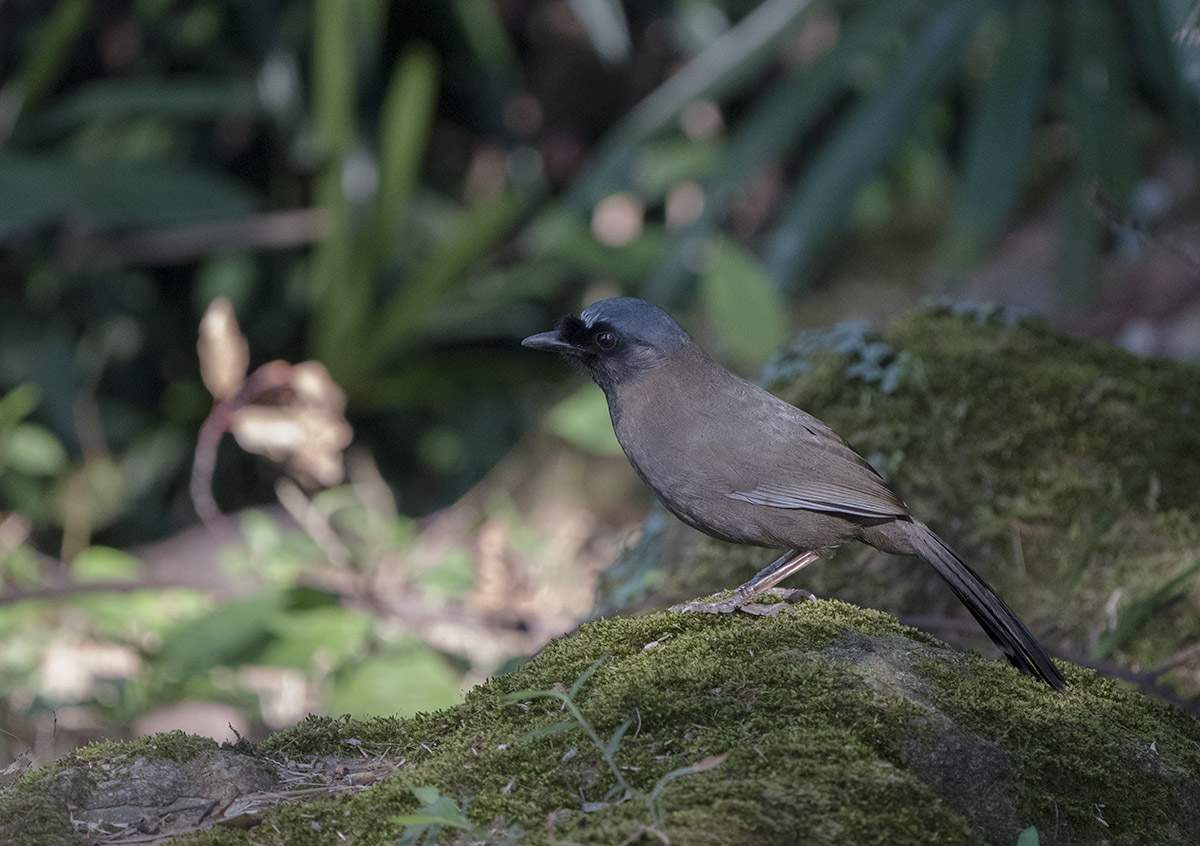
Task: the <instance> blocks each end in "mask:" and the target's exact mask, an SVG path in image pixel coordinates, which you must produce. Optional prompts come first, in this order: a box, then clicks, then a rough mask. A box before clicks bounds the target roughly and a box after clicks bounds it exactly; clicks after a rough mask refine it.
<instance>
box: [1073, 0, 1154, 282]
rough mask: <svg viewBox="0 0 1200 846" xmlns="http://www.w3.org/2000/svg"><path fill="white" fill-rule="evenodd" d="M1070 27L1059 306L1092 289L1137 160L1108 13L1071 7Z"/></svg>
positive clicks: (1126, 85)
mask: <svg viewBox="0 0 1200 846" xmlns="http://www.w3.org/2000/svg"><path fill="white" fill-rule="evenodd" d="M1069 20H1070V24H1069V27H1070V28H1069V43H1068V45H1067V61H1066V80H1065V82H1066V84H1065V92H1064V99H1065V105H1066V111H1067V118H1068V120H1069V121H1070V123H1071V126H1072V129H1073V137H1074V139H1075V144H1076V152H1075V159H1074V162H1073V163H1072V169H1071V186H1070V193H1069V196H1068V202H1069V207H1068V209H1067V223H1066V227H1067V228H1066V232H1065V234H1064V240H1063V248H1062V249H1063V251H1062V254H1061V256H1060V262H1059V274H1058V284H1059V291H1060V296H1061V298H1062V299H1063V300H1064V301H1065V302H1070V303H1076V304H1079V303H1082V302H1084V301H1086V300H1087V299H1088V298H1089V297H1090V296H1091V294H1092V292H1093V291H1095V290H1096V287H1097V286H1096V283H1095V278H1094V277H1095V267H1096V260H1097V258H1098V256H1099V253H1100V246H1101V239H1102V236H1103V234H1104V231H1105V229H1106V228H1107V227H1109V226H1114V225H1120V224H1121V223H1123V222H1124V221H1123V216H1124V215H1125V214H1126V213H1127V211H1128V200H1129V195H1130V193H1131V191H1132V189H1133V185H1134V182H1135V180H1136V177H1137V156H1136V154H1135V149H1136V148H1135V145H1134V141H1133V134H1134V121H1133V105H1132V97H1133V82H1132V75H1131V71H1130V67H1129V57H1128V52H1127V49H1126V46H1125V41H1124V38H1123V35H1122V32H1121V30H1120V28H1119V26H1118V23H1117V19H1116V15H1115V13H1114V10H1113V8H1112V6H1111V5H1110V4H1108V3H1096V2H1093V0H1076V2H1075V3H1074V4H1073V6H1072V7H1071V12H1070V19H1069ZM1118 216H1121V217H1120V218H1119V217H1118Z"/></svg>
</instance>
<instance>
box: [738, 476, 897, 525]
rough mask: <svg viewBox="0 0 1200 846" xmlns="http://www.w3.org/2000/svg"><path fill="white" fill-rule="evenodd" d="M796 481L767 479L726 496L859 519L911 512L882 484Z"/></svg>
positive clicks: (762, 503)
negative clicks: (864, 484) (752, 486)
mask: <svg viewBox="0 0 1200 846" xmlns="http://www.w3.org/2000/svg"><path fill="white" fill-rule="evenodd" d="M793 482H794V480H792V479H765V480H763V481H762V482H759V483H758V484H757V485H755V486H754V488H753V489H752V490H748V491H731V492H729V493H727V494H725V496H727V497H729V498H730V499H740V500H741V501H742V502H749V503H750V504H751V505H766V506H769V507H771V508H797V509H805V510H808V511H826V512H829V513H833V514H850V515H853V516H855V517H875V518H889V517H902V516H904V515H905V514H907V513H908V511H907V510H906V509H905V508H904V504H903V503H902V502H900V500H898V499H897V498H896V495H895V494H893V493H892V492H891V491H890V490H888V489H887V488H886V487H883V486H882V485H879V486H878V488H877V489H874V490H873V489H871V488H859V487H851V486H849V485H845V484H826V483H823V482H813V481H803V482H801V483H800V484H793Z"/></svg>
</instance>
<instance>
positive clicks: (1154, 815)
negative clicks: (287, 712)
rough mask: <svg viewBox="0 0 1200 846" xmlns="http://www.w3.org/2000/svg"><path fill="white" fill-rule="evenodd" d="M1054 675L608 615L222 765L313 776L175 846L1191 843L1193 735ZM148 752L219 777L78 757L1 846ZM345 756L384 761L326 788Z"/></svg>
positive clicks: (899, 633) (1197, 748)
mask: <svg viewBox="0 0 1200 846" xmlns="http://www.w3.org/2000/svg"><path fill="white" fill-rule="evenodd" d="M589 669H591V672H590V674H589ZM1064 669H1065V672H1066V675H1067V679H1068V682H1069V684H1070V686H1071V687H1070V691H1069V693H1067V694H1065V695H1062V694H1057V693H1054V692H1053V691H1051V690H1049V689H1048V688H1046V687H1045V686H1044V685H1042V684H1040V683H1039V682H1037V681H1035V680H1033V679H1030V678H1027V677H1025V676H1021V675H1019V674H1018V673H1017V672H1016V671H1015V670H1013V669H1012V668H1010V667H1008V666H1007V665H1006V664H1002V663H1000V662H994V661H986V660H984V659H981V658H979V657H978V656H975V655H972V654H968V653H960V652H955V651H953V650H950V649H949V648H947V647H945V646H944V645H942V644H940V643H938V642H936V641H934V640H933V639H932V638H930V637H928V636H926V635H922V634H920V633H918V632H915V631H913V630H912V629H907V628H904V627H902V626H900V625H898V624H897V623H896V622H895V621H894V620H893V619H891V618H890V617H888V616H886V615H884V614H882V613H879V612H874V611H864V610H861V609H857V608H854V607H852V606H849V605H846V604H843V603H840V602H821V603H820V604H818V605H813V604H811V603H805V604H802V605H799V606H797V607H796V608H795V611H794V613H785V614H782V615H780V616H778V617H773V618H763V617H752V616H749V615H738V616H733V617H711V616H702V615H695V614H687V615H680V614H674V613H669V612H663V613H658V614H652V615H649V616H645V617H640V618H635V619H615V620H608V621H602V622H596V623H592V624H589V625H587V626H585V627H583V628H582V629H581V630H580V631H579V632H578V633H577V634H576V635H573V636H570V637H564V638H562V639H560V640H558V641H556V642H554V643H552V644H551V645H550V646H549V647H547V648H546V649H545V650H544V651H543V652H542V653H541V654H540V655H538V656H537V657H536V658H535V659H534V660H533V661H531V662H530V663H529V664H528V665H526V666H524V667H523V668H521V669H519V670H517V671H516V672H514V673H512V674H510V675H507V676H504V677H501V678H497V679H494V680H492V681H491V682H489V683H487V684H485V685H483V686H481V687H479V688H477V689H475V690H474V691H472V692H471V693H470V694H469V695H468V697H467V700H466V702H465V703H464V704H463V705H461V706H459V707H456V708H452V709H449V710H446V711H442V712H439V713H435V714H430V715H423V716H419V717H416V718H413V719H405V720H400V719H388V718H380V719H376V720H372V721H369V722H365V723H355V722H348V721H341V720H332V719H316V718H314V719H311V720H309V721H307V722H305V723H302V724H301V725H299V726H297V727H295V728H293V729H289V730H287V731H284V732H281V733H279V734H277V735H275V736H274V737H272V738H270V739H269V740H268V741H267V742H266V743H265V744H263V745H262V746H261V747H259V748H257V749H255V750H247V749H245V748H241V749H228V750H225V751H226V753H227V754H229V755H231V756H237V757H238V758H239V759H241V758H244V757H245V756H246V755H247V754H250V755H252V756H253V757H256V758H257V759H258V760H259V761H265V762H268V763H270V764H271V765H272V766H273V767H275V768H277V770H278V771H279V772H280V773H281V774H282V773H285V772H291V773H296V772H304V771H305V768H306V767H307V768H308V771H309V772H311V773H313V775H310V776H309V777H307V778H295V779H287V778H283V777H282V776H281V777H280V778H279V780H278V782H277V784H276V785H275V786H274V788H273V789H272V790H270V791H269V792H270V793H271V795H272V796H274V797H277V798H278V799H281V800H282V801H283V802H284V803H285V804H281V805H274V806H269V805H268V804H267V803H266V802H260V803H259V804H258V805H257V806H255V804H254V800H255V797H254V796H253V795H251V794H250V793H249V792H248V791H247V790H245V789H239V790H238V791H236V792H235V791H230V792H229V795H228V797H227V798H228V799H229V800H230V801H232V800H234V799H237V800H240V801H241V803H242V804H241V806H240V810H238V811H236V812H234V811H232V810H230V808H231V806H230V805H229V804H227V803H226V802H225V801H224V799H222V800H221V801H218V802H214V803H213V805H212V806H211V807H210V806H209V805H207V804H205V803H201V804H198V805H197V806H196V807H197V810H195V811H193V812H191V813H193V814H194V816H195V817H197V818H199V816H200V813H201V812H202V811H206V813H207V817H206V818H205V819H204V820H203V821H202V822H200V824H201V825H212V824H213V823H214V822H215V823H216V824H217V827H215V828H211V829H209V830H207V831H203V832H200V833H197V834H193V835H190V836H186V837H183V838H182V839H181V840H179V841H176V842H181V843H193V844H195V843H211V844H215V843H221V844H251V843H253V844H280V846H282V844H288V846H292V845H293V844H333V843H354V844H391V843H394V842H397V840H398V839H399V838H402V837H403V836H405V835H406V834H407V835H408V836H410V837H412V838H414V839H412V840H409V841H405V842H422V841H421V840H419V839H416V835H417V834H418V832H427V831H428V827H429V826H430V825H435V824H437V825H440V839H439V840H438V842H441V843H460V842H461V843H481V842H489V843H518V842H519V843H556V842H557V843H577V844H606V846H609V845H610V844H616V843H623V842H628V843H633V842H642V843H661V842H666V841H665V840H664V839H663V837H664V836H665V837H667V838H670V842H671V843H675V844H694V843H711V844H738V846H744V845H745V844H778V843H811V844H855V846H857V844H862V843H888V844H892V846H901V844H921V846H926V844H931V843H941V844H959V843H961V844H970V843H993V844H1007V846H1011V845H1012V844H1015V843H1016V842H1017V838H1018V836H1019V835H1020V833H1021V832H1022V831H1023V830H1025V829H1026V828H1028V827H1030V826H1036V827H1037V829H1038V831H1039V832H1040V835H1041V842H1042V843H1043V844H1046V843H1056V844H1059V843H1061V844H1072V843H1079V844H1083V843H1088V844H1091V843H1097V842H1109V843H1113V844H1141V843H1144V844H1164V843H1189V844H1190V843H1196V842H1200V782H1198V781H1197V779H1196V773H1197V772H1200V725H1198V724H1197V723H1196V722H1195V721H1193V720H1192V719H1191V718H1190V717H1187V716H1185V715H1183V714H1182V713H1180V712H1178V711H1175V710H1173V709H1171V708H1169V707H1167V706H1164V705H1162V704H1160V703H1157V702H1155V701H1152V700H1150V699H1148V698H1146V697H1143V696H1141V695H1139V694H1136V693H1132V692H1129V691H1126V690H1123V689H1122V688H1120V687H1118V686H1117V685H1116V684H1114V683H1112V682H1109V681H1105V680H1102V679H1098V678H1096V677H1095V676H1093V675H1092V674H1091V673H1090V672H1089V671H1086V670H1079V669H1076V668H1072V667H1065V668H1064ZM564 700H569V704H565V702H564ZM580 720H582V722H581V721H580ZM159 745H162V746H164V747H165V748H166V749H168V750H171V755H173V756H175V757H182V762H181V763H180V764H179V766H180V767H185V766H187V764H188V762H189V761H191V760H192V759H193V758H197V757H199V758H202V759H204V760H205V761H206V763H205V766H204V768H203V769H205V770H206V771H207V770H208V769H211V763H207V761H208V760H209V759H208V757H206V756H211V754H212V749H211V746H210V745H208V744H197V745H195V748H192V747H189V746H187V745H186V744H184V743H182V742H181V741H180V739H178V738H168V739H167V741H166V742H165V743H164V742H162V741H161V740H159V741H156V740H154V739H151V740H149V741H141V742H139V743H138V744H132V745H130V746H127V747H121V746H119V745H112V746H106V747H104V748H102V749H100V750H92V751H85V752H84V753H83V754H82V755H81V756H72V757H70V758H68V759H66V760H64V761H63V762H60V763H59V764H57V765H55V766H54V767H53V768H51V770H50V771H49V772H47V771H41V772H37V773H29V774H27V775H26V776H25V777H24V779H23V780H22V781H21V782H20V783H19V784H18V785H17V787H16V788H14V789H10V790H9V791H8V792H7V793H6V794H4V795H3V796H2V797H0V842H11V843H21V844H36V843H77V842H78V837H77V835H75V834H73V833H72V831H71V822H70V820H71V818H72V817H73V818H74V819H76V820H80V818H81V816H82V814H81V813H80V810H79V803H80V802H82V801H84V800H83V799H82V798H81V797H83V796H85V794H86V795H87V796H89V797H93V798H94V793H95V785H96V784H97V783H101V782H107V783H112V782H113V781H114V779H113V775H112V774H113V769H112V768H113V767H114V766H118V765H122V766H123V765H127V764H129V763H130V761H131V760H138V761H143V760H144V761H147V762H149V761H153V760H154V750H155V749H156V748H157V746H159ZM180 750H183V751H184V754H182V756H181V755H180ZM347 755H353V756H355V757H357V758H358V759H359V760H361V761H363V762H371V763H373V764H376V765H378V764H379V763H380V762H382V761H385V760H386V761H388V762H390V765H391V766H392V767H393V768H395V772H394V774H392V775H391V776H390V777H387V778H382V779H379V780H376V779H374V778H371V779H366V780H363V779H355V778H350V779H348V780H347V782H346V783H345V784H343V785H333V784H331V782H330V781H329V780H328V779H326V780H325V781H322V780H321V779H318V778H316V777H315V773H316V772H317V771H320V770H321V766H320V763H321V761H322V760H324V759H325V758H327V757H332V758H335V759H337V760H341V761H345V760H346V758H345V756H347ZM309 756H317V757H315V758H313V757H309ZM160 763H161V762H160ZM139 766H143V767H148V766H150V765H149V763H146V764H141V765H139ZM156 766H157V769H154V770H153V771H154V772H155V773H156V775H155V778H156V779H165V778H166V776H165V775H163V770H162V767H161V766H158V765H156ZM340 766H341V765H339V767H340ZM253 770H254V767H253V766H248V765H244V764H243V765H240V771H243V772H244V771H253ZM126 772H127V771H126ZM672 774H673V775H672ZM368 785H370V786H368ZM64 786H68V787H64ZM83 786H88V790H91V791H92V792H91V793H87V791H85V790H84V789H83ZM116 786H117V785H114V787H116ZM123 789H124V790H125V792H124V793H123V794H122V795H125V796H128V795H130V791H129V790H128V788H127V786H126V787H124V788H123ZM414 789H415V790H416V793H414ZM169 799H170V797H169V796H159V801H164V802H165V801H167V800H169ZM89 801H91V800H89ZM102 801H103V800H101V802H102ZM93 804H95V802H94V801H93ZM248 807H249V808H252V809H253V808H257V809H256V810H250V811H247V810H246V808H248ZM464 809H465V812H464ZM126 810H128V809H126ZM142 811H143V817H144V818H145V819H146V820H149V821H150V824H151V825H152V824H153V823H154V821H155V820H161V819H162V815H161V814H156V813H155V810H154V809H142ZM227 811H228V813H230V814H232V815H233V819H232V820H229V819H227V818H226V816H225V815H226V813H227ZM179 813H187V811H186V810H181V811H179ZM400 815H410V817H409V819H408V820H407V821H405V820H403V819H399V820H398V819H396V818H397V817H398V816H400ZM125 818H126V819H128V818H129V817H128V814H127V815H126V817H125ZM89 819H90V820H91V821H92V825H93V827H92V829H91V830H92V832H93V833H98V832H101V831H104V830H105V829H103V828H97V827H96V821H95V817H94V816H93V817H89ZM438 820H440V821H441V822H440V823H438V822H436V821H438ZM455 820H457V821H458V822H457V823H455ZM101 822H103V821H101ZM226 823H232V825H230V826H229V827H226V826H225V825H224V824H226ZM238 826H241V827H238ZM247 826H251V827H247ZM406 826H407V827H406ZM107 830H108V831H109V832H110V833H114V834H115V833H119V832H116V831H114V829H113V828H112V827H110V828H109V829H107ZM142 830H145V826H143V829H142ZM129 831H130V834H131V835H133V834H137V832H136V831H133V830H129ZM639 832H640V835H639ZM137 836H141V837H143V838H144V837H145V835H144V834H139V835H137ZM422 836H424V834H422ZM105 842H110V841H105ZM111 842H120V839H117V840H114V841H111Z"/></svg>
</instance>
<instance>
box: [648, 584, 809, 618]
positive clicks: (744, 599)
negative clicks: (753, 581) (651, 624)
mask: <svg viewBox="0 0 1200 846" xmlns="http://www.w3.org/2000/svg"><path fill="white" fill-rule="evenodd" d="M771 593H772V594H773V595H775V596H779V597H782V598H783V599H784V601H783V602H776V603H773V604H771V605H763V604H761V603H757V602H754V599H755V598H757V596H759V594H754V593H751V592H750V591H743V590H740V589H739V590H735V591H734V592H733V593H731V594H730V595H729V596H727V597H725V598H724V599H715V600H713V601H711V602H703V601H700V600H697V601H695V602H683V603H680V604H679V605H672V606H671V610H672V611H675V612H678V613H680V614H688V613H696V614H732V613H733V612H734V611H744V612H746V613H747V614H754V615H755V616H757V617H774V616H775V615H776V614H778V613H780V612H781V611H785V610H792V609H794V608H795V603H796V600H798V599H800V600H803V599H810V600H812V602H813V604H816V601H817V598H816V597H815V596H814V595H813V594H811V593H809V592H808V591H806V590H803V589H800V588H797V589H795V590H783V589H779V588H776V589H773V590H772V591H771Z"/></svg>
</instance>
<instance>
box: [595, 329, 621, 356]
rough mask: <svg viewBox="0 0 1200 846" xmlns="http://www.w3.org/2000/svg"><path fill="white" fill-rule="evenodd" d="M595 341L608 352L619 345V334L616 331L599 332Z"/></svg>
mask: <svg viewBox="0 0 1200 846" xmlns="http://www.w3.org/2000/svg"><path fill="white" fill-rule="evenodd" d="M595 341H596V346H598V347H599V348H600V349H602V350H604V351H605V352H608V351H609V350H611V349H612V348H613V347H615V346H616V345H617V336H616V333H614V332H597V333H596V338H595Z"/></svg>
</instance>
